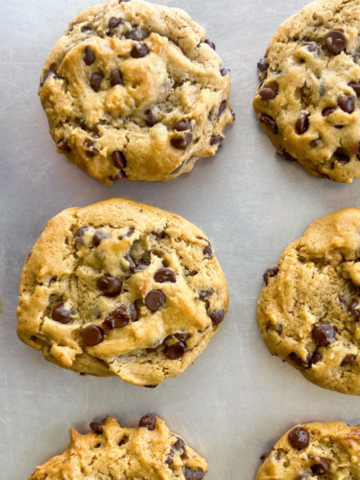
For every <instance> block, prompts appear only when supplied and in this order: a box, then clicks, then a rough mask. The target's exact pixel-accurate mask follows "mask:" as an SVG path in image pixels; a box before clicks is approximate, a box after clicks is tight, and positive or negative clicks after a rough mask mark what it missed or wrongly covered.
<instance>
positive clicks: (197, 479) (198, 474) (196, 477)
mask: <svg viewBox="0 0 360 480" xmlns="http://www.w3.org/2000/svg"><path fill="white" fill-rule="evenodd" d="M184 475H185V478H186V480H202V479H203V478H204V477H205V472H203V471H202V470H201V469H200V468H189V467H185V469H184Z"/></svg>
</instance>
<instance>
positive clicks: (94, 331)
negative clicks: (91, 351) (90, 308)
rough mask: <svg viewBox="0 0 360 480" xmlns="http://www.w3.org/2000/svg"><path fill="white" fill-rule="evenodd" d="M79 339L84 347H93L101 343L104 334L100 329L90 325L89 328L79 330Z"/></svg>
mask: <svg viewBox="0 0 360 480" xmlns="http://www.w3.org/2000/svg"><path fill="white" fill-rule="evenodd" d="M81 337H82V339H83V342H84V343H85V345H87V346H88V347H94V346H95V345H98V344H99V343H101V342H102V341H103V339H104V332H103V331H102V330H101V328H99V327H97V326H95V325H90V326H89V327H86V328H84V329H83V330H81Z"/></svg>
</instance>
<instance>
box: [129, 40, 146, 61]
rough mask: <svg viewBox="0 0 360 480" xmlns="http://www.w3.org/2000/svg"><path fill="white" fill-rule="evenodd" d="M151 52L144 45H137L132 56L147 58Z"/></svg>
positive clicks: (132, 51)
mask: <svg viewBox="0 0 360 480" xmlns="http://www.w3.org/2000/svg"><path fill="white" fill-rule="evenodd" d="M149 53H150V52H149V50H148V48H147V46H146V45H144V44H143V43H137V44H135V45H134V46H133V48H132V50H131V53H130V55H131V56H132V57H133V58H143V57H146V55H148V54H149Z"/></svg>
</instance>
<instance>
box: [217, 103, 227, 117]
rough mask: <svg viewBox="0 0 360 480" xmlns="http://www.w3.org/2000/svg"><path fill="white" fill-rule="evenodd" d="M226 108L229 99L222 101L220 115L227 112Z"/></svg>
mask: <svg viewBox="0 0 360 480" xmlns="http://www.w3.org/2000/svg"><path fill="white" fill-rule="evenodd" d="M226 108H227V101H226V100H223V101H222V102H221V103H220V107H219V112H218V117H221V115H222V114H223V113H224V112H225V110H226Z"/></svg>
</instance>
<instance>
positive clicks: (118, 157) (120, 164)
mask: <svg viewBox="0 0 360 480" xmlns="http://www.w3.org/2000/svg"><path fill="white" fill-rule="evenodd" d="M111 157H112V161H113V165H114V167H116V168H118V169H119V170H122V169H123V168H125V167H126V158H125V155H124V154H123V153H122V152H120V151H119V150H116V151H115V152H113V153H112V155H111Z"/></svg>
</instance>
